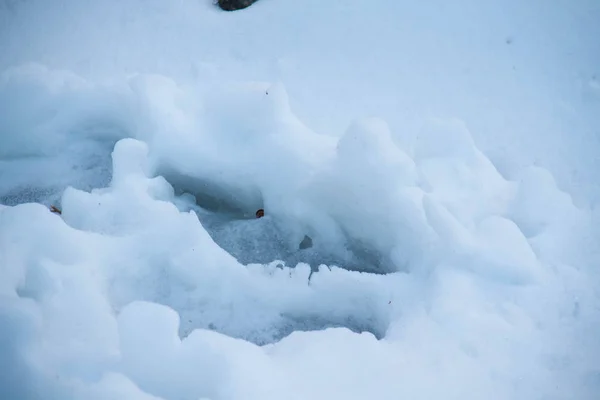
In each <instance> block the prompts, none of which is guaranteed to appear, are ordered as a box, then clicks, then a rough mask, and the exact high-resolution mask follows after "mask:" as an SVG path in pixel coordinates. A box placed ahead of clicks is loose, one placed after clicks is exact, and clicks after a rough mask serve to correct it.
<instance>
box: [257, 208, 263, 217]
mask: <svg viewBox="0 0 600 400" xmlns="http://www.w3.org/2000/svg"><path fill="white" fill-rule="evenodd" d="M264 216H265V210H263V209H262V208H259V209H258V210H256V218H262V217H264Z"/></svg>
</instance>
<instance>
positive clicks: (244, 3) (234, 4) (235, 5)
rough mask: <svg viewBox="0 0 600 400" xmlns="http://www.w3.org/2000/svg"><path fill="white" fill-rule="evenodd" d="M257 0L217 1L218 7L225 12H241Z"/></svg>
mask: <svg viewBox="0 0 600 400" xmlns="http://www.w3.org/2000/svg"><path fill="white" fill-rule="evenodd" d="M257 1H258V0H218V4H219V7H221V9H222V10H225V11H235V10H241V9H242V8H246V7H249V6H251V5H252V4H253V3H255V2H257Z"/></svg>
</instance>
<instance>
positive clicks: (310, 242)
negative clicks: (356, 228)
mask: <svg viewBox="0 0 600 400" xmlns="http://www.w3.org/2000/svg"><path fill="white" fill-rule="evenodd" d="M160 175H162V176H164V177H165V178H166V179H167V180H168V181H169V183H170V184H171V185H172V186H173V188H174V190H175V193H176V194H177V195H182V194H191V195H192V196H193V198H194V201H195V206H194V207H193V210H194V211H195V212H196V214H197V215H198V218H199V220H200V221H201V223H202V225H203V226H204V228H205V229H206V230H207V231H208V233H209V235H210V236H211V237H212V238H213V240H214V241H215V242H216V243H217V244H218V245H219V246H220V247H222V248H223V249H224V250H225V251H227V252H228V253H229V254H231V255H232V256H234V257H235V258H236V259H237V260H238V261H239V262H240V263H242V264H244V265H247V264H267V263H270V262H272V261H276V260H279V261H282V262H283V263H284V264H285V265H286V266H289V267H295V266H296V265H297V264H298V263H306V264H308V265H310V266H311V269H312V270H313V271H315V270H316V269H317V268H318V267H319V266H320V265H328V266H338V267H340V268H343V269H346V270H350V271H359V272H370V273H376V274H386V273H389V272H393V271H395V268H394V266H393V264H392V261H391V260H390V259H389V257H387V256H385V255H382V254H381V253H379V252H378V251H377V250H376V249H374V248H373V247H372V246H370V245H369V244H368V243H365V242H363V241H361V240H358V239H356V238H352V237H351V236H349V235H346V240H345V243H340V244H339V245H338V246H331V244H330V243H323V241H321V240H319V239H320V238H319V236H318V234H317V235H315V234H314V233H311V232H306V231H303V230H302V228H301V227H299V226H296V225H297V222H296V223H294V222H293V221H291V220H285V219H283V218H278V217H275V216H273V215H270V214H269V211H268V209H267V210H265V216H264V217H262V218H256V211H257V210H259V209H262V208H264V205H263V198H262V194H261V193H260V191H259V190H258V189H246V190H243V191H242V190H240V189H239V188H233V187H228V186H227V185H226V184H223V183H221V182H219V183H216V182H212V181H208V180H202V179H198V178H193V177H190V176H185V175H182V174H180V173H177V172H174V171H173V170H161V172H160Z"/></svg>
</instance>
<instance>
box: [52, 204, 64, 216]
mask: <svg viewBox="0 0 600 400" xmlns="http://www.w3.org/2000/svg"><path fill="white" fill-rule="evenodd" d="M50 211H52V212H53V213H55V214H62V211H60V210H59V209H58V208H56V207H54V206H50Z"/></svg>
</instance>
